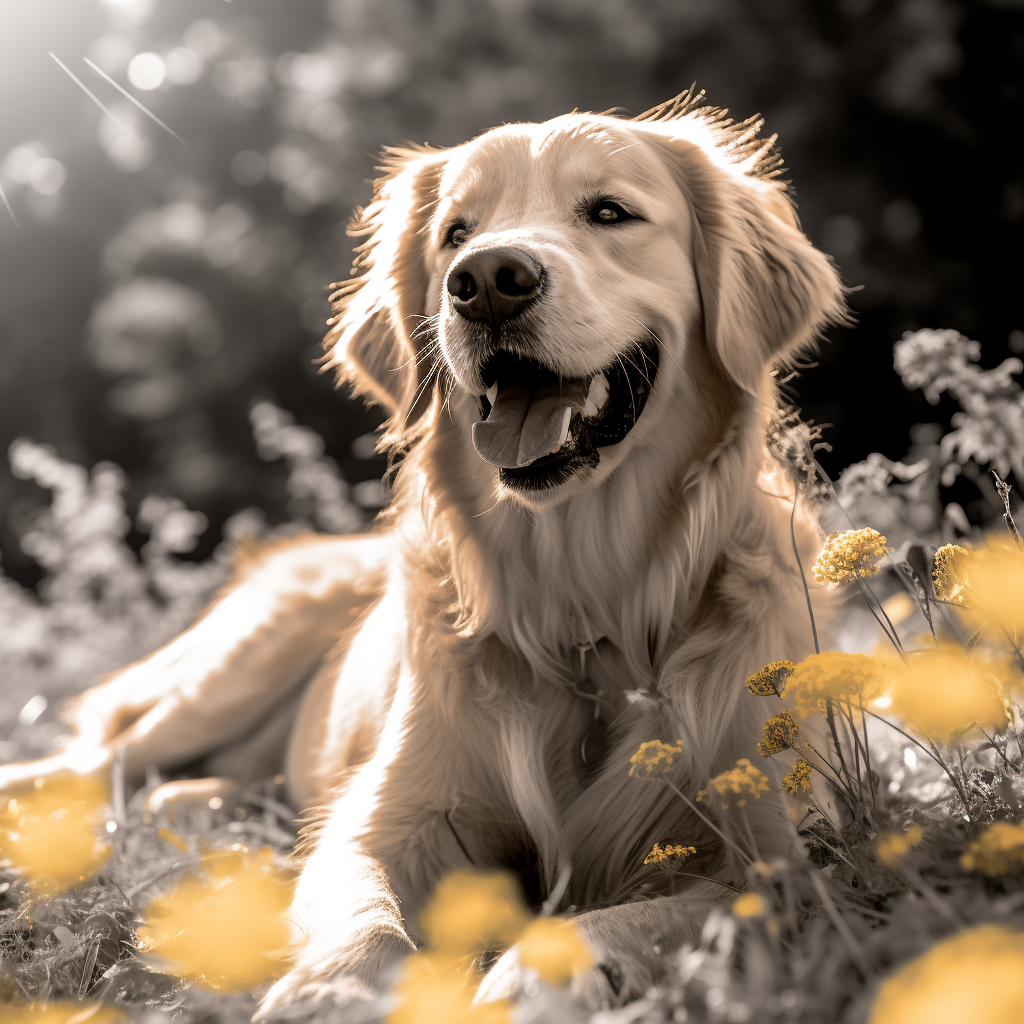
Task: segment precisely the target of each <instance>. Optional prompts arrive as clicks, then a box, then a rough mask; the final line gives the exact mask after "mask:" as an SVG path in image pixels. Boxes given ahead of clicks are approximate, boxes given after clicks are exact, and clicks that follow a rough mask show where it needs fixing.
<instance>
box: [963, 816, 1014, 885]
mask: <svg viewBox="0 0 1024 1024" xmlns="http://www.w3.org/2000/svg"><path fill="white" fill-rule="evenodd" d="M960 866H961V867H962V868H963V869H964V871H980V872H982V873H983V874H986V875H1009V874H1012V873H1015V872H1018V871H1021V870H1022V869H1024V821H1022V822H1018V823H1017V824H1016V825H1011V824H1010V822H1008V821H997V822H996V823H995V824H994V825H989V827H988V828H987V829H985V831H984V832H982V833H981V835H979V836H977V837H976V838H975V839H974V840H973V841H972V842H971V843H970V845H969V846H968V847H967V849H966V850H965V851H964V854H963V856H962V857H961V858H960Z"/></svg>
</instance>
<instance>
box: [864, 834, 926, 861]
mask: <svg viewBox="0 0 1024 1024" xmlns="http://www.w3.org/2000/svg"><path fill="white" fill-rule="evenodd" d="M919 842H921V826H920V825H917V824H914V825H911V826H910V828H908V829H907V831H906V832H886V833H883V834H882V835H880V836H879V837H878V841H877V843H876V844H875V852H876V853H877V854H878V859H879V860H880V861H881V862H882V863H883V864H888V865H889V867H891V868H894V867H895V866H896V865H897V864H898V863H899V861H900V858H901V857H902V856H904V855H905V854H907V853H909V852H910V850H911V849H912V848H913V847H915V846H917V844H918V843H919Z"/></svg>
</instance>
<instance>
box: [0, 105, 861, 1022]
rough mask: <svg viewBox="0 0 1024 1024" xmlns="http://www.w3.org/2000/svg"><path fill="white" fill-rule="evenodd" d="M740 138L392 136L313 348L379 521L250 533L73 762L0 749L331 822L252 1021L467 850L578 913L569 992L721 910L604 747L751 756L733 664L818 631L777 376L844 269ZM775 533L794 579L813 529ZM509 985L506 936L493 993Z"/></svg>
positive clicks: (708, 119)
mask: <svg viewBox="0 0 1024 1024" xmlns="http://www.w3.org/2000/svg"><path fill="white" fill-rule="evenodd" d="M759 126H760V123H759V122H755V121H753V120H751V121H747V122H743V123H742V124H733V123H731V122H729V121H728V120H726V119H725V117H724V112H722V111H718V110H716V109H714V108H711V107H707V106H701V105H700V96H692V95H690V94H683V95H682V96H681V97H678V98H676V99H675V100H673V101H670V102H669V103H666V104H663V105H661V106H659V107H656V108H654V109H653V110H651V111H648V112H647V113H646V114H644V115H642V116H640V117H639V118H636V119H634V120H627V119H624V118H620V117H618V116H612V115H608V114H588V113H573V114H569V115H566V116H563V117H557V118H555V119H553V120H551V121H547V122H545V123H543V124H508V125H504V126H502V127H500V128H496V129H494V130H492V131H489V132H487V133H485V134H483V135H481V136H479V137H478V138H476V139H474V140H473V141H471V142H468V143H466V144H464V145H461V146H457V147H455V148H452V149H445V150H435V149H428V148H422V149H421V148H407V149H395V150H389V151H388V154H387V158H386V160H387V164H386V167H385V168H384V170H385V172H386V173H385V174H384V176H383V177H382V178H381V179H380V181H378V182H377V186H376V189H375V192H374V197H373V200H372V202H371V203H370V204H369V206H368V207H367V208H366V209H365V210H364V211H363V212H362V213H361V214H360V215H359V216H358V217H357V219H356V221H355V224H354V227H353V231H354V233H356V234H359V235H365V236H366V241H365V243H364V244H363V245H362V246H361V248H360V250H359V255H358V258H357V259H356V263H355V267H354V270H353V275H354V276H353V277H352V278H351V279H350V280H349V281H347V282H346V283H344V284H342V285H340V286H339V287H338V288H337V291H336V292H335V294H334V296H333V301H334V312H335V315H334V317H333V318H332V320H331V321H329V323H330V324H331V330H330V333H329V334H328V335H327V338H326V346H327V351H328V361H329V363H330V365H332V366H334V367H337V368H338V370H339V371H340V376H341V378H342V379H343V380H346V381H348V382H350V383H351V384H353V385H354V386H355V388H356V390H357V391H359V392H361V393H362V394H364V395H367V396H369V398H370V399H371V400H373V401H375V402H379V403H381V404H382V405H384V406H385V407H386V408H387V410H388V413H389V419H388V421H387V428H386V432H385V434H384V437H383V441H382V445H383V446H384V447H386V448H388V449H389V450H391V451H392V452H394V453H401V454H402V455H403V456H404V457H403V458H402V460H401V463H400V468H399V469H398V471H397V475H396V477H395V481H394V499H393V501H392V503H391V507H390V508H389V509H388V510H387V512H385V513H384V514H383V515H382V516H381V518H380V520H379V522H378V524H377V525H376V527H375V528H374V529H373V530H372V531H371V532H369V533H367V534H365V535H361V536H354V537H341V538H325V537H306V538H301V539H298V540H292V541H289V542H287V543H283V544H279V545H277V546H271V547H267V548H265V549H264V550H262V551H260V552H257V553H255V554H252V555H250V556H249V557H248V558H247V560H246V561H245V562H244V564H242V565H241V566H240V568H239V570H238V573H237V575H236V578H235V580H234V581H233V582H232V584H231V586H230V587H229V588H228V589H227V590H226V591H225V593H224V594H223V595H221V597H220V598H219V599H218V600H217V601H216V602H215V603H214V604H213V606H212V607H211V608H210V609H209V610H208V612H207V613H206V614H205V616H204V617H202V618H201V619H200V620H199V621H198V622H197V623H196V624H195V625H194V626H193V627H192V628H191V629H190V630H188V631H187V632H186V633H184V634H182V635H181V636H180V637H178V638H177V639H176V640H174V641H173V642H172V643H170V644H169V645H168V646H166V647H165V648H163V649H162V650H160V651H157V652H156V653H155V654H153V655H151V656H149V657H148V658H146V659H144V660H143V661H141V662H139V663H137V664H135V665H132V666H130V667H128V668H127V669H125V670H123V671H122V672H121V673H120V674H118V675H116V676H114V677H113V678H111V679H110V680H108V681H106V682H104V683H103V684H102V685H100V686H98V687H96V688H94V689H93V690H91V691H89V692H87V693H86V694H85V695H84V696H83V698H82V699H81V700H80V702H79V704H78V708H77V711H76V712H75V725H76V728H77V739H76V740H75V741H74V742H73V744H72V745H71V747H69V749H68V750H67V751H66V752H65V753H63V754H60V755H56V756H55V757H54V758H51V759H49V760H48V761H45V762H39V763H36V764H34V765H28V766H8V767H7V768H6V769H3V770H0V771H2V772H4V773H5V774H2V775H0V785H5V786H13V785H16V784H17V783H18V780H19V779H24V778H27V777H30V776H35V775H38V774H40V773H41V772H56V771H66V770H68V769H69V768H70V769H72V770H75V771H94V772H99V771H104V770H107V768H108V766H109V765H110V762H111V758H112V756H113V755H114V753H115V752H120V753H121V755H122V756H123V758H124V764H125V768H126V771H127V773H128V775H129V777H134V778H138V777H140V776H141V774H142V773H143V771H144V769H145V767H146V766H147V765H149V764H155V765H159V766H175V765H181V764H184V763H186V762H195V761H197V760H199V759H205V761H204V763H205V771H206V772H207V773H208V775H209V776H210V778H209V779H206V780H201V781H198V782H191V783H171V784H169V788H168V787H164V790H163V791H159V790H158V791H157V793H156V794H154V798H153V801H155V804H156V805H159V804H161V802H164V803H166V802H167V801H168V800H179V799H188V798H192V797H195V796H197V795H198V796H199V797H201V798H202V799H206V798H208V797H209V796H211V795H215V794H222V793H227V792H230V790H231V789H232V788H237V786H239V785H241V784H243V783H244V782H246V781H247V780H249V779H252V778H257V777H260V776H263V775H269V774H272V773H273V772H275V771H278V770H281V767H282V766H283V770H284V771H285V773H286V776H287V785H288V787H289V792H290V795H291V798H292V799H293V801H294V803H295V805H296V806H297V807H300V808H307V809H308V808H314V807H320V808H324V810H323V811H322V813H321V814H320V817H319V821H318V823H317V825H316V827H315V830H314V831H312V832H311V833H310V835H309V842H308V845H309V846H310V847H311V850H310V852H309V855H308V857H307V859H306V860H305V865H304V868H303V871H302V876H301V879H300V881H299V884H298V889H297V894H296V898H295V905H294V913H295V918H296V920H297V922H298V924H299V927H300V928H301V931H302V934H303V936H304V938H303V940H302V942H301V943H300V944H299V946H298V947H297V950H296V952H295V958H294V960H293V961H292V963H291V966H290V969H289V971H288V973H287V974H286V975H285V976H284V977H283V978H282V979H281V980H280V981H279V982H278V983H277V984H276V985H275V986H274V987H273V988H272V989H271V991H270V993H269V995H268V996H267V998H266V1000H265V1001H264V1004H263V1010H262V1011H261V1012H263V1013H270V1012H272V1011H273V1010H275V1009H276V1008H279V1007H281V1006H283V1005H286V1004H288V1003H289V1002H292V1001H294V1000H297V999H299V998H302V997H309V996H316V995H317V994H319V993H321V992H324V991H328V990H332V991H334V992H336V993H337V992H340V993H342V994H346V995H353V994H360V993H366V992H369V991H371V990H373V989H375V988H376V987H378V986H380V985H381V984H382V983H383V982H384V981H385V980H386V979H387V978H388V975H389V972H390V971H391V970H392V969H393V968H394V966H395V965H396V964H397V963H398V962H400V961H401V959H402V958H403V957H405V956H406V955H407V954H408V953H409V952H410V951H412V950H413V949H414V948H415V947H416V943H417V940H418V937H419V936H418V931H417V917H418V914H419V912H420V910H421V908H422V907H423V905H424V901H425V900H426V899H427V898H428V897H429V895H430V893H431V891H432V890H433V888H434V886H435V885H436V883H437V882H438V880H439V879H441V878H442V877H443V876H444V875H445V874H447V873H448V872H451V871H453V870H456V869H460V868H465V867H467V866H468V864H469V863H472V864H474V865H477V866H479V867H481V868H489V869H492V868H511V869H512V870H514V871H517V872H519V874H520V875H521V877H522V878H523V879H524V885H525V887H526V890H527V892H528V893H530V894H531V896H532V897H533V898H534V899H536V900H537V901H538V902H539V901H541V900H543V899H548V900H549V905H554V908H555V909H556V910H557V911H559V912H562V913H566V914H569V913H571V914H575V915H576V916H575V921H576V923H577V925H578V927H579V930H580V932H581V934H582V935H583V937H584V938H585V940H586V941H587V942H588V943H590V944H591V946H592V947H593V950H594V953H595V963H596V964H597V965H598V966H597V967H594V968H592V969H590V970H588V971H587V972H585V973H582V974H580V976H579V977H577V978H576V979H575V982H574V986H575V989H576V991H577V992H578V993H580V994H581V995H582V997H583V998H585V999H587V1000H588V1001H589V1002H590V1003H591V1004H593V1005H601V1004H609V1003H613V1002H615V1001H616V1000H622V999H625V998H627V997H629V996H631V995H634V994H636V993H638V992H642V991H643V990H644V988H645V986H647V985H648V984H649V983H650V980H651V978H652V968H653V960H654V952H653V950H654V948H655V947H658V948H660V949H662V950H664V949H668V948H672V947H673V946H678V945H679V944H680V943H682V942H684V941H687V940H693V939H694V938H695V937H696V935H697V934H698V933H699V931H700V928H701V927H702V924H703V921H704V919H705V917H706V915H707V913H708V911H709V909H710V908H711V907H712V906H714V905H715V904H716V903H717V902H718V901H720V900H721V899H723V898H728V897H729V896H730V893H729V890H728V889H727V888H725V887H723V886H721V885H718V884H716V883H715V882H713V881H694V882H691V883H690V884H687V885H683V886H680V887H679V889H678V891H675V892H672V891H670V889H669V883H668V881H667V876H666V875H665V874H664V873H663V872H659V871H658V870H657V869H656V868H655V867H651V866H648V867H645V866H644V864H643V861H644V854H645V852H646V851H647V850H649V849H650V847H651V846H652V844H653V843H655V842H662V843H663V842H666V841H669V842H674V843H684V844H686V845H693V846H695V847H696V848H697V850H698V854H697V856H696V857H695V858H694V860H693V861H692V862H691V866H688V870H690V871H692V872H693V873H695V874H699V875H705V876H709V877H710V876H714V875H717V876H718V877H719V878H722V877H733V876H731V875H730V874H729V870H730V868H729V864H728V857H727V856H726V854H725V852H724V851H723V849H722V846H721V845H720V843H719V841H718V840H717V838H716V836H715V835H714V834H713V833H712V832H711V831H710V830H709V829H708V828H707V827H706V826H705V825H704V824H703V823H702V822H701V820H700V819H699V818H698V817H697V816H696V815H694V814H693V813H692V812H691V811H690V810H689V809H688V808H687V806H686V804H685V803H684V802H683V801H682V800H680V799H678V798H677V797H676V796H675V795H674V794H673V793H672V792H671V790H670V789H669V788H668V787H666V786H663V785H655V784H650V783H644V782H641V781H637V780H636V779H634V778H631V777H630V776H629V774H628V767H629V759H630V755H632V754H633V753H634V752H635V751H636V750H637V748H638V746H639V745H640V744H641V743H642V742H644V741H646V740H650V739H654V738H660V739H663V740H666V741H669V742H675V741H676V740H681V741H682V746H681V754H680V755H679V756H678V757H677V758H676V762H675V765H674V766H673V769H672V772H671V776H670V777H671V778H672V779H673V780H674V781H675V783H676V785H678V786H679V787H681V788H682V789H683V790H684V791H685V792H687V793H689V794H691V795H693V794H695V793H696V791H697V790H698V789H700V788H701V787H702V786H703V785H704V784H705V783H706V781H707V780H708V778H709V777H710V776H713V775H715V774H716V773H718V772H720V771H722V770H724V769H727V768H729V767H731V766H732V765H733V764H734V763H735V761H736V760H737V758H740V757H743V756H749V755H751V754H752V753H753V749H754V745H755V743H756V740H757V738H758V735H759V733H760V726H761V722H762V721H763V705H762V704H761V703H759V702H758V701H757V700H755V699H754V698H751V697H750V696H749V695H747V694H746V692H745V690H744V687H743V682H744V680H745V678H746V677H747V675H748V674H750V673H751V672H753V671H755V670H756V669H758V668H759V667H760V666H762V665H763V664H765V663H766V662H769V661H772V660H773V659H777V658H783V657H786V658H792V659H800V658H802V657H803V656H805V655H806V654H807V653H808V652H809V651H810V649H811V647H810V645H811V636H810V630H809V623H808V618H807V614H806V606H805V598H804V592H803V580H802V578H801V572H800V569H799V568H798V563H797V560H796V558H795V557H794V551H793V546H792V544H793V541H792V540H791V533H790V531H791V512H792V511H793V489H792V485H791V484H789V483H788V482H787V480H786V479H785V478H784V474H781V473H774V474H773V472H772V470H771V469H770V468H769V463H770V460H767V459H766V456H765V447H764V432H765V425H766V421H767V419H768V417H769V414H770V413H771V412H772V411H773V409H774V401H775V399H774V395H775V392H774V383H773V380H772V376H771V369H772V365H773V363H774V362H775V361H777V360H779V359H781V358H783V357H785V356H786V355H787V354H788V353H791V352H792V351H793V350H794V349H795V348H797V347H799V346H801V345H803V344H805V343H806V342H807V341H808V340H809V339H811V338H812V337H813V336H814V335H815V333H816V332H817V331H819V329H820V328H821V327H822V326H823V325H824V324H826V323H827V322H828V321H829V320H831V319H835V318H837V317H839V316H841V314H842V308H843V301H842V289H841V286H840V283H839V281H838V278H837V276H836V273H835V271H834V269H833V267H832V265H831V263H830V261H829V260H828V258H827V257H826V256H824V255H823V254H822V253H820V252H819V251H817V250H816V249H815V248H814V247H813V246H812V245H811V243H810V242H809V241H808V239H807V238H806V237H805V236H804V235H803V234H802V232H801V231H800V228H799V226H798V224H797V220H796V217H795V215H794V212H793V207H792V205H791V203H790V200H789V197H788V195H787V191H786V188H785V187H784V185H783V184H782V183H780V182H779V181H778V178H777V176H776V175H777V173H778V159H777V157H776V156H775V155H774V152H773V149H772V144H773V142H774V139H769V140H762V139H759V138H758V135H757V132H758V128H759ZM794 522H795V529H796V539H797V541H798V542H799V546H800V548H801V551H802V554H803V564H804V565H807V564H808V561H809V559H810V557H811V556H812V553H813V550H814V548H815V546H816V545H817V543H818V540H819V535H818V532H817V526H816V524H815V523H814V522H813V520H812V517H811V516H810V515H805V514H804V513H803V511H802V510H800V511H798V512H797V514H796V517H795V520H794ZM339 637H340V639H339ZM747 812H748V814H747V816H748V820H749V824H750V828H751V830H752V835H753V838H754V839H755V840H756V843H757V846H758V849H759V850H760V852H761V855H762V856H768V855H770V854H771V853H772V852H774V851H778V850H780V849H782V848H784V847H785V846H786V845H787V842H788V840H787V836H788V835H789V833H788V832H787V831H786V829H785V827H784V821H783V813H784V812H783V809H782V806H781V804H780V802H779V801H778V800H777V799H775V798H772V799H767V798H766V799H762V800H758V801H754V802H752V803H751V804H750V805H749V806H748V808H747ZM518 984H519V968H518V967H517V961H516V953H515V949H514V948H513V950H511V951H509V952H508V953H506V954H505V955H504V956H503V957H502V958H501V959H500V960H499V961H498V963H497V964H496V965H495V967H494V968H493V969H492V971H491V973H490V975H489V976H488V978H487V979H486V980H485V983H484V992H485V994H486V995H488V996H500V995H505V994H509V993H512V992H514V991H515V990H516V988H517V985H518Z"/></svg>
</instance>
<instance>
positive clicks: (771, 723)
mask: <svg viewBox="0 0 1024 1024" xmlns="http://www.w3.org/2000/svg"><path fill="white" fill-rule="evenodd" d="M798 738H799V733H798V732H797V728H796V722H794V721H793V716H792V715H791V714H790V713H789V712H788V711H780V712H779V713H778V714H777V715H773V716H772V717H771V718H769V719H768V721H767V722H765V723H764V736H763V737H762V738H761V740H760V741H759V742H758V744H757V752H758V753H759V754H760V755H761V756H762V757H771V756H772V754H778V753H779V752H780V751H783V750H789V748H790V747H792V746H794V745H795V744H796V741H797V739H798Z"/></svg>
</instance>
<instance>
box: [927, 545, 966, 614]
mask: <svg viewBox="0 0 1024 1024" xmlns="http://www.w3.org/2000/svg"><path fill="white" fill-rule="evenodd" d="M970 555H971V553H970V552H969V551H968V550H967V548H962V547H961V546H960V545H959V544H943V545H942V547H941V548H939V550H938V551H936V552H935V565H934V566H933V568H932V584H933V585H934V587H935V596H936V597H937V598H938V599H939V600H940V601H949V602H950V603H951V604H963V603H964V588H965V587H966V585H967V566H968V559H969V558H970Z"/></svg>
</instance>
